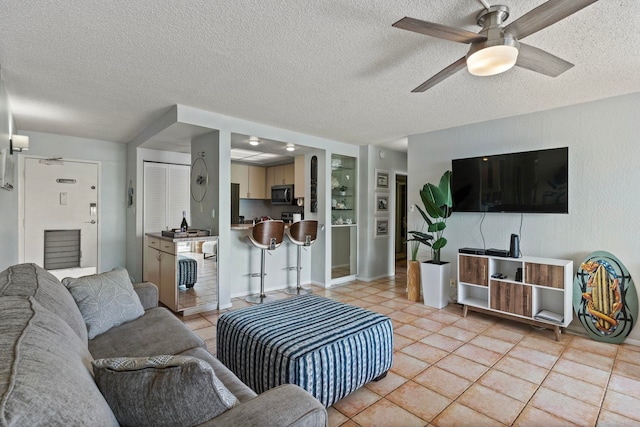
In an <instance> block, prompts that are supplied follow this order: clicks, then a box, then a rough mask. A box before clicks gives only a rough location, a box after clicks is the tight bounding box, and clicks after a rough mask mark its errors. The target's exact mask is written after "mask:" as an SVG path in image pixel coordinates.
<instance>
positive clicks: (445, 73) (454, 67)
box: [411, 56, 467, 92]
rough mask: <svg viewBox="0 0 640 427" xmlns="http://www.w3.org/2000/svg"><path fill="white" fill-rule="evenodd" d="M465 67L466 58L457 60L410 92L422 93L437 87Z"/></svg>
mask: <svg viewBox="0 0 640 427" xmlns="http://www.w3.org/2000/svg"><path fill="white" fill-rule="evenodd" d="M466 66H467V57H466V56H463V57H462V58H460V59H458V60H457V61H456V62H454V63H453V64H451V65H449V66H448V67H447V68H445V69H444V70H442V71H440V72H439V73H438V74H436V75H435V76H433V77H431V78H430V79H429V80H427V81H426V82H424V83H422V84H421V85H420V86H418V87H417V88H415V89H414V90H412V91H411V92H424V91H425V90H427V89H429V88H431V87H433V86H435V85H437V84H438V83H440V82H441V81H443V80H444V79H446V78H447V77H451V76H453V75H454V74H455V73H457V72H458V71H460V70H462V69H463V68H466Z"/></svg>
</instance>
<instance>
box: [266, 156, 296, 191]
mask: <svg viewBox="0 0 640 427" xmlns="http://www.w3.org/2000/svg"><path fill="white" fill-rule="evenodd" d="M294 169H295V166H294V164H293V163H290V164H286V165H278V166H270V167H268V168H267V171H266V181H267V190H268V192H269V193H271V187H272V186H274V185H289V184H291V185H293V184H294V182H295V171H294Z"/></svg>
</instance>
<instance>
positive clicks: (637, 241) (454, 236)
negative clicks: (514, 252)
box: [408, 93, 640, 339]
mask: <svg viewBox="0 0 640 427" xmlns="http://www.w3.org/2000/svg"><path fill="white" fill-rule="evenodd" d="M638 112H640V93H636V94H631V95H625V96H620V97H615V98H609V99H605V100H600V101H595V102H590V103H586V104H580V105H574V106H570V107H564V108H559V109H555V110H549V111H543V112H539V113H534V114H527V115H523V116H517V117H511V118H506V119H500V120H494V121H490V122H483V123H478V124H473V125H468V126H461V127H456V128H451V129H446V130H441V131H436V132H430V133H425V134H420V135H413V136H410V137H409V150H408V166H409V183H408V203H409V205H412V204H416V203H421V202H420V198H419V194H418V192H419V189H420V188H421V187H422V185H424V184H425V183H426V182H432V183H437V182H438V180H439V178H440V176H441V175H442V173H443V172H444V171H445V170H447V169H450V168H451V160H452V159H454V158H462V157H473V156H481V155H487V154H498V153H508V152H516V151H527V150H537V149H544V148H555V147H566V146H568V147H569V214H568V215H567V214H565V215H559V214H553V215H549V214H524V217H523V223H522V233H521V236H520V238H521V243H520V247H521V250H522V253H523V254H524V255H529V256H542V257H551V258H562V259H570V260H573V261H574V272H575V270H577V268H578V267H579V263H580V262H581V261H582V260H583V259H584V258H585V257H586V256H587V255H588V254H590V253H591V252H593V251H596V250H605V251H608V252H611V253H613V254H614V255H615V256H617V257H618V258H619V259H620V260H621V261H622V262H623V263H624V264H625V265H626V266H627V268H628V269H629V271H630V273H631V275H632V277H635V278H636V281H638V280H640V257H639V256H638V254H640V238H639V236H638V229H639V227H638V224H637V221H636V218H637V216H638V214H637V213H638V211H640V197H638V192H639V190H638V189H639V188H640V172H638V163H639V162H640V143H639V139H638V137H639V135H640V120H638V117H639V116H638ZM481 218H482V214H479V213H454V214H453V216H452V217H451V218H450V219H449V221H448V223H447V229H446V231H445V237H446V238H447V239H448V241H449V243H448V244H447V246H446V247H445V248H444V249H443V252H442V258H443V259H444V260H448V261H453V262H454V263H453V266H452V270H451V271H452V275H455V271H456V267H457V266H456V264H455V260H456V254H457V250H458V248H460V247H465V246H469V247H483V241H482V238H481V235H480V232H479V226H480V221H481ZM520 218H521V216H520V214H504V213H488V214H487V215H486V217H485V220H484V224H483V227H482V230H483V232H484V236H485V239H486V247H487V248H503V249H507V248H508V247H509V237H510V235H511V233H519V227H520ZM419 219H420V217H419V213H418V212H417V211H415V212H413V213H411V212H409V224H410V228H411V224H415V223H417V222H418V221H419ZM420 221H422V220H421V219H420ZM427 249H428V248H427ZM420 254H421V258H422V259H428V258H429V254H428V253H427V251H426V250H425V248H422V249H421V252H420ZM574 322H575V321H574ZM630 338H633V339H639V338H640V328H638V327H636V328H635V330H634V331H632V333H631V334H630Z"/></svg>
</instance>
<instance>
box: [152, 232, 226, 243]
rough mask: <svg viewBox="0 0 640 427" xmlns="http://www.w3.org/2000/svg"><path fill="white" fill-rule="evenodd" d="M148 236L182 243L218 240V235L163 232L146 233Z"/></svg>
mask: <svg viewBox="0 0 640 427" xmlns="http://www.w3.org/2000/svg"><path fill="white" fill-rule="evenodd" d="M145 235H146V236H149V237H155V238H157V239H160V240H165V241H167V242H173V243H180V242H208V241H216V240H218V236H193V237H167V236H163V235H162V233H145Z"/></svg>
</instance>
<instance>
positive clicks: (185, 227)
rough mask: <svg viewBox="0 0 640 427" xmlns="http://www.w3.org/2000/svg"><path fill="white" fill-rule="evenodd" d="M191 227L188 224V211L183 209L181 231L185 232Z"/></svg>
mask: <svg viewBox="0 0 640 427" xmlns="http://www.w3.org/2000/svg"><path fill="white" fill-rule="evenodd" d="M188 229H189V224H187V211H182V222H181V223H180V231H182V232H185V231H187V230H188Z"/></svg>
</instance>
